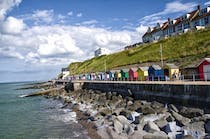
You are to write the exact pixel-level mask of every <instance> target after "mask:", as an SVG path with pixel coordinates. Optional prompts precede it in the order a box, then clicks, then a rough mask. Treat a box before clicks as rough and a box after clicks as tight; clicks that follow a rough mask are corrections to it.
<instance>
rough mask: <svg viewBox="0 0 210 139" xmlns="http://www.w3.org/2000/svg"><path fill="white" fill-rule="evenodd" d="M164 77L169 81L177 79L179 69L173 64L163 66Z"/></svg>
mask: <svg viewBox="0 0 210 139" xmlns="http://www.w3.org/2000/svg"><path fill="white" fill-rule="evenodd" d="M164 75H165V76H167V77H169V78H170V79H172V78H174V77H175V78H178V75H179V67H178V66H176V65H175V64H169V63H167V64H165V65H164Z"/></svg>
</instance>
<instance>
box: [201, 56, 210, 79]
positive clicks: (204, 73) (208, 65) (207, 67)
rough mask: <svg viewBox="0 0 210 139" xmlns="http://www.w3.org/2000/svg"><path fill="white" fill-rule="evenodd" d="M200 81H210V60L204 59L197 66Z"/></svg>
mask: <svg viewBox="0 0 210 139" xmlns="http://www.w3.org/2000/svg"><path fill="white" fill-rule="evenodd" d="M198 70H199V75H200V80H210V58H204V59H203V60H202V61H201V63H200V64H199V65H198Z"/></svg>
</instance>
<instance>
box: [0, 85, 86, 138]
mask: <svg viewBox="0 0 210 139" xmlns="http://www.w3.org/2000/svg"><path fill="white" fill-rule="evenodd" d="M31 83H34V82H15V83H0V139H88V138H89V137H88V136H87V132H86V130H85V129H84V128H83V127H82V126H81V125H80V124H79V123H78V122H77V120H76V114H75V112H73V111H71V109H65V108H62V106H63V104H62V102H61V101H59V100H56V99H46V98H45V97H42V96H38V97H22V96H23V95H25V94H29V93H32V92H35V91H39V90H35V89H27V90H18V88H22V87H26V86H27V85H28V84H31Z"/></svg>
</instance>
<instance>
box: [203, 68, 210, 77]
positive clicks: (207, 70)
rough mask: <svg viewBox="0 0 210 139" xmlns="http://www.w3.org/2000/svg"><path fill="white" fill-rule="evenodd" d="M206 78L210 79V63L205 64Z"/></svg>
mask: <svg viewBox="0 0 210 139" xmlns="http://www.w3.org/2000/svg"><path fill="white" fill-rule="evenodd" d="M203 73H204V79H205V80H210V65H204V66H203Z"/></svg>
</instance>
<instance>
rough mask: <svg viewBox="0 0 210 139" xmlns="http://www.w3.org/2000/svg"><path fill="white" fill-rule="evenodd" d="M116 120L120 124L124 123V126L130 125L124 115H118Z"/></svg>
mask: <svg viewBox="0 0 210 139" xmlns="http://www.w3.org/2000/svg"><path fill="white" fill-rule="evenodd" d="M116 119H117V120H118V121H119V122H120V123H122V124H127V125H129V124H130V123H129V121H128V120H127V118H126V117H125V116H123V115H118V116H117V117H116Z"/></svg>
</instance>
